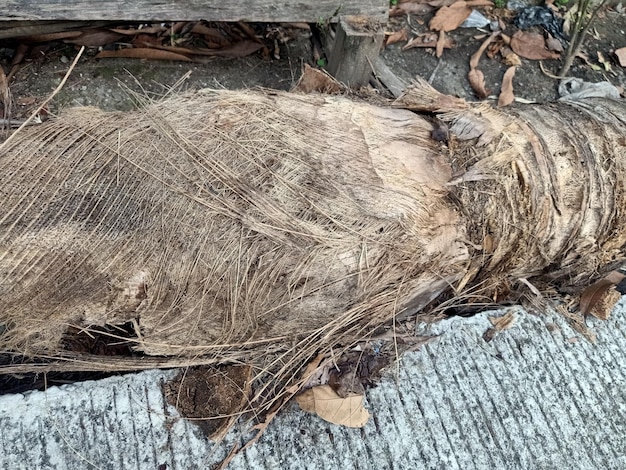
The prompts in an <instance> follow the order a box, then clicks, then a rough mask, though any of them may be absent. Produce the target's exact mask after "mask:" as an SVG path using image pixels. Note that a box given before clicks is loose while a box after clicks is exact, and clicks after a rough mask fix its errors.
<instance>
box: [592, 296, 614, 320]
mask: <svg viewBox="0 0 626 470" xmlns="http://www.w3.org/2000/svg"><path fill="white" fill-rule="evenodd" d="M621 298H622V294H620V293H619V292H618V291H617V290H616V289H609V290H608V291H606V292H605V293H604V295H603V296H602V297H601V298H600V299H599V300H598V302H597V303H596V304H595V305H594V306H593V308H592V309H591V311H590V312H589V314H590V315H593V316H594V317H596V318H599V319H600V320H608V318H609V317H610V316H611V312H612V311H613V309H614V308H615V304H616V303H617V302H618V301H619V300H620V299H621Z"/></svg>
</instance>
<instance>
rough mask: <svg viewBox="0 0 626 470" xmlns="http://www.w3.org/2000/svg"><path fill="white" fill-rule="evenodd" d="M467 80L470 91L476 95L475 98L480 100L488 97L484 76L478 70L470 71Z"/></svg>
mask: <svg viewBox="0 0 626 470" xmlns="http://www.w3.org/2000/svg"><path fill="white" fill-rule="evenodd" d="M467 79H468V80H469V82H470V86H471V87H472V90H474V93H476V96H478V97H479V98H480V99H481V100H483V99H485V98H487V96H489V93H487V90H486V89H485V76H484V75H483V73H482V72H481V71H480V70H478V69H472V70H470V71H469V73H468V74H467Z"/></svg>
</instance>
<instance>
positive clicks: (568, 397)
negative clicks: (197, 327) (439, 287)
mask: <svg viewBox="0 0 626 470" xmlns="http://www.w3.org/2000/svg"><path fill="white" fill-rule="evenodd" d="M489 315H493V313H483V314H480V315H478V316H476V317H473V318H469V319H465V318H454V319H450V320H446V321H444V322H441V323H440V324H437V325H434V326H432V327H426V326H424V325H422V326H421V328H422V329H423V330H428V331H422V333H424V332H429V333H441V334H442V336H441V338H440V339H439V340H438V341H437V342H435V343H432V344H429V345H427V346H426V347H424V348H423V349H422V350H421V351H418V352H415V353H409V354H406V355H405V356H403V357H402V359H401V361H400V363H399V364H398V367H395V368H393V369H392V370H390V371H388V373H387V376H386V378H385V380H384V381H383V383H382V384H381V385H380V386H378V387H377V388H374V389H372V390H370V391H369V392H368V396H367V401H368V404H367V406H368V408H369V410H370V411H371V413H372V415H373V417H372V419H370V421H369V423H368V424H367V425H366V426H365V427H364V428H363V429H347V428H342V427H338V426H335V425H331V424H328V423H325V422H324V421H322V420H321V419H319V418H317V417H315V416H313V415H309V414H305V413H304V412H302V411H300V410H299V409H298V407H297V405H295V404H291V405H290V406H288V407H287V409H286V410H285V411H284V412H282V413H281V414H280V415H279V416H278V417H277V418H276V420H275V421H274V423H273V424H272V426H271V427H270V428H269V430H268V432H267V433H266V434H265V435H264V436H263V437H262V438H261V439H260V441H259V442H258V443H257V444H256V445H255V446H253V447H252V448H250V449H249V450H248V451H246V452H245V453H243V454H241V455H239V456H237V457H236V458H235V459H234V460H233V462H232V464H231V467H230V468H235V469H237V468H242V469H243V468H246V469H247V468H255V469H257V468H258V469H274V468H281V469H302V468H307V469H320V470H321V469H335V468H337V469H376V470H381V469H442V468H445V469H457V468H458V469H494V468H496V469H525V470H528V469H554V468H578V469H621V468H626V432H625V431H626V419H625V418H626V372H625V371H624V368H623V364H625V363H626V362H625V359H626V358H625V352H624V351H626V302H625V301H624V299H622V301H621V303H620V305H619V306H618V308H617V310H616V311H615V312H614V314H613V316H612V317H611V318H610V319H609V320H608V321H607V322H600V321H595V320H593V321H591V320H590V323H592V325H591V326H592V328H593V329H594V330H595V331H596V333H597V335H598V340H597V343H596V344H595V345H594V344H591V343H589V342H587V341H586V340H584V339H583V338H582V337H581V336H580V335H578V334H577V333H575V332H574V331H573V330H572V329H571V328H569V326H567V324H566V323H565V322H564V321H563V319H562V318H561V317H559V316H558V315H546V316H542V317H537V316H533V315H529V314H527V313H525V312H523V311H521V310H520V311H519V312H518V313H517V322H516V324H515V325H514V326H513V327H512V328H511V329H509V330H506V331H505V332H503V333H501V334H499V335H497V336H496V337H495V338H494V339H493V341H491V342H488V343H487V342H485V341H484V340H483V339H482V334H483V333H484V331H485V330H486V329H487V328H488V327H489V326H490V323H489V321H488V319H487V317H488V316H489ZM548 326H549V327H550V328H548ZM173 375H175V371H147V372H143V373H140V374H131V375H126V376H123V377H112V378H108V379H104V380H100V381H97V382H84V383H79V384H72V385H65V386H61V387H51V388H50V389H49V390H47V391H46V392H29V393H26V394H17V395H5V396H2V397H0V467H1V468H7V469H9V468H10V469H22V468H23V469H34V468H41V469H83V468H102V469H116V470H117V469H142V470H143V469H155V470H156V469H157V468H160V469H163V468H167V469H201V468H211V466H212V465H213V464H215V463H216V462H219V461H220V460H221V459H223V458H224V457H225V456H226V454H227V453H228V451H229V449H230V448H231V446H232V445H233V443H235V442H236V441H237V440H238V439H242V438H245V436H241V435H240V434H239V433H238V431H236V430H235V431H232V432H231V433H229V435H228V436H227V437H226V439H225V441H224V442H223V443H221V444H219V445H216V444H214V443H211V442H209V441H207V440H206V438H204V436H203V435H202V434H201V432H200V431H199V430H198V428H197V427H196V426H195V425H193V424H192V423H190V422H188V421H185V420H183V419H180V418H179V416H178V414H177V413H176V410H174V409H173V408H172V407H171V406H169V405H167V404H165V402H164V400H163V396H162V393H161V389H160V383H161V382H162V381H164V380H167V379H168V378H170V377H172V376H173ZM163 464H165V465H166V467H163V466H162V465H163Z"/></svg>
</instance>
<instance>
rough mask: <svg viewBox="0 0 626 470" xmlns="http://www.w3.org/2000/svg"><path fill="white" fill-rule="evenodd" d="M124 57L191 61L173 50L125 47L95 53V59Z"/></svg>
mask: <svg viewBox="0 0 626 470" xmlns="http://www.w3.org/2000/svg"><path fill="white" fill-rule="evenodd" d="M106 58H124V59H150V60H180V61H183V62H191V61H192V60H191V59H190V58H189V57H186V56H184V55H181V54H176V53H175V52H170V51H163V50H160V49H151V48H147V47H144V48H136V49H135V48H125V49H119V50H117V51H101V52H99V53H98V54H97V55H96V59H106Z"/></svg>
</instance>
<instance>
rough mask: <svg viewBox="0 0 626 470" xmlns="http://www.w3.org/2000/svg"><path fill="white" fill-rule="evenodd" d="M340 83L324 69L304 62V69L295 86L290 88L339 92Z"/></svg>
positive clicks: (310, 91)
mask: <svg viewBox="0 0 626 470" xmlns="http://www.w3.org/2000/svg"><path fill="white" fill-rule="evenodd" d="M341 90H342V87H341V84H340V83H339V82H338V81H337V80H335V79H334V78H333V77H332V76H331V75H329V74H328V73H327V72H325V71H324V70H320V69H315V68H313V67H311V66H310V65H309V64H304V70H303V71H302V76H301V77H300V80H298V83H296V86H295V87H294V88H293V89H292V90H291V91H295V92H298V91H300V92H303V93H312V92H318V93H328V94H332V93H339V92H341Z"/></svg>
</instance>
